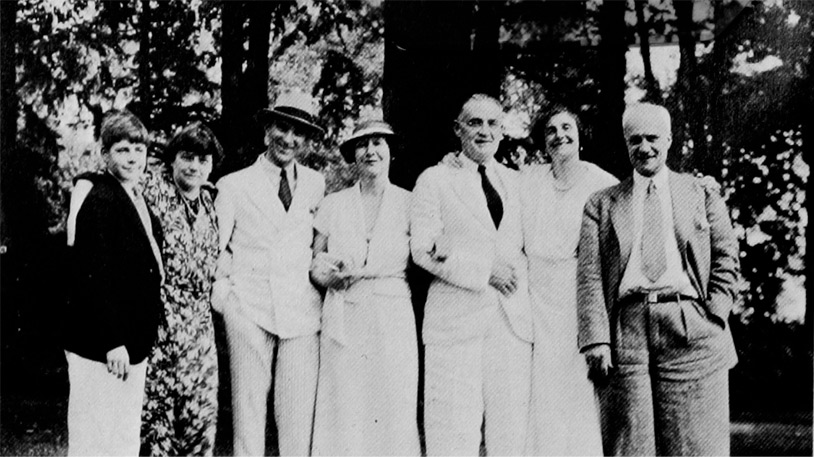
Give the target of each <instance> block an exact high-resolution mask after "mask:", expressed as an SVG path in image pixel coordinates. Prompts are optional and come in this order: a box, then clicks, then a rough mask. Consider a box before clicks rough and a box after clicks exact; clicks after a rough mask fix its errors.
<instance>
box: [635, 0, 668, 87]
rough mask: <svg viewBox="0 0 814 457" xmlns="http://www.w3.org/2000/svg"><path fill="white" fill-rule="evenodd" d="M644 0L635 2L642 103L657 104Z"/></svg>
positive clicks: (648, 26)
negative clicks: (641, 70) (642, 90)
mask: <svg viewBox="0 0 814 457" xmlns="http://www.w3.org/2000/svg"><path fill="white" fill-rule="evenodd" d="M645 5H647V1H646V0H635V2H634V6H635V8H636V33H637V34H638V35H639V46H640V47H639V51H640V52H641V54H642V63H643V64H644V90H645V97H644V100H643V101H648V102H654V103H659V102H661V90H660V89H659V83H658V82H657V81H656V77H655V76H653V65H652V63H651V62H650V25H649V24H648V23H647V21H646V20H645V18H644V7H645Z"/></svg>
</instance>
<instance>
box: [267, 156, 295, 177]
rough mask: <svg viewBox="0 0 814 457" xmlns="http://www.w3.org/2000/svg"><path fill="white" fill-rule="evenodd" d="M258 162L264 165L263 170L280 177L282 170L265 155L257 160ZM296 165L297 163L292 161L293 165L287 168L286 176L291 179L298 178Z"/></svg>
mask: <svg viewBox="0 0 814 457" xmlns="http://www.w3.org/2000/svg"><path fill="white" fill-rule="evenodd" d="M257 161H258V162H260V163H261V164H262V166H263V169H264V170H266V171H267V172H269V173H271V174H272V175H274V176H280V172H281V171H282V168H280V167H279V166H277V165H276V164H275V163H274V162H272V161H271V160H269V159H267V158H266V155H265V154H260V157H259V158H258V159H257ZM295 165H297V161H296V160H292V161H291V163H289V164H288V166H287V167H285V171H286V175H287V176H288V178H289V179H293V177H294V176H296V173H297V172H296V169H295Z"/></svg>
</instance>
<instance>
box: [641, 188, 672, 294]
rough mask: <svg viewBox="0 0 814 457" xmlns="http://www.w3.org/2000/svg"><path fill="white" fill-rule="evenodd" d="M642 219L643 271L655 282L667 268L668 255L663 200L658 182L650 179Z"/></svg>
mask: <svg viewBox="0 0 814 457" xmlns="http://www.w3.org/2000/svg"><path fill="white" fill-rule="evenodd" d="M643 216H644V217H643V219H642V246H641V248H642V273H644V275H645V276H646V277H647V279H649V280H650V281H652V282H655V281H656V280H657V279H659V278H660V277H661V275H662V274H664V272H665V271H666V270H667V255H666V253H665V248H664V232H663V230H662V214H661V201H660V200H659V196H658V194H657V193H656V184H655V183H654V182H653V180H652V179H651V180H650V184H649V185H648V186H647V193H646V194H645V197H644V211H643Z"/></svg>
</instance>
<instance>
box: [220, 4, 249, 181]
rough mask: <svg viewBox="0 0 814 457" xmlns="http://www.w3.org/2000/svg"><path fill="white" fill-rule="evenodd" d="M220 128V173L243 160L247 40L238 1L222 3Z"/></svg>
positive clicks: (232, 167) (229, 169)
mask: <svg viewBox="0 0 814 457" xmlns="http://www.w3.org/2000/svg"><path fill="white" fill-rule="evenodd" d="M221 8H222V9H221V18H222V19H221V20H222V26H221V30H222V32H221V35H222V38H221V56H222V59H223V60H222V61H221V98H222V108H221V131H220V132H219V133H220V136H219V138H220V140H221V142H222V143H223V149H224V153H225V155H226V157H225V159H224V163H223V166H222V167H221V170H219V174H225V173H228V172H230V171H234V170H236V169H237V168H239V164H241V163H243V162H244V160H243V152H244V151H243V148H242V143H243V138H244V132H243V129H244V126H245V124H246V122H245V112H244V110H243V107H242V106H241V105H242V97H241V90H240V89H241V88H240V82H241V79H242V76H243V63H244V61H245V58H246V56H245V51H244V48H243V44H244V43H245V41H246V33H245V31H244V23H245V21H246V16H245V12H244V9H243V5H242V4H241V2H222V3H221Z"/></svg>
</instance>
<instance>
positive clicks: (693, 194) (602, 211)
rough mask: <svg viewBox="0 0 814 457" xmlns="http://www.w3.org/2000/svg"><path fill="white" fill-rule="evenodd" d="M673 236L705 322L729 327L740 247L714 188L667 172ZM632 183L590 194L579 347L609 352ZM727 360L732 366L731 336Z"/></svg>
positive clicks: (629, 238) (629, 234)
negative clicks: (605, 346) (600, 347)
mask: <svg viewBox="0 0 814 457" xmlns="http://www.w3.org/2000/svg"><path fill="white" fill-rule="evenodd" d="M669 180H670V193H671V199H672V206H673V220H674V224H675V236H676V241H677V242H678V249H679V253H680V255H681V261H682V264H683V265H684V269H685V271H686V272H687V274H688V276H689V278H690V281H691V282H692V285H693V287H694V288H695V290H696V291H697V293H698V296H699V297H701V300H700V301H701V304H702V305H703V307H704V310H705V311H706V315H707V317H708V318H709V319H710V320H712V321H714V322H715V323H717V324H718V325H720V326H721V327H726V320H727V318H728V316H729V313H730V312H731V310H732V305H733V302H734V300H735V299H736V297H737V294H738V291H737V283H738V278H739V262H738V252H739V250H738V242H737V238H736V236H735V232H734V230H733V229H732V225H731V223H730V220H729V215H728V211H727V208H726V205H725V204H724V201H723V198H722V197H721V196H720V194H719V192H718V189H717V188H716V187H717V186H710V185H708V184H705V183H704V182H703V181H702V180H700V179H698V178H695V177H693V176H690V175H684V174H678V173H674V172H672V171H670V175H669ZM632 195H633V177H632V176H631V177H629V178H628V179H626V180H625V181H623V182H621V183H619V184H617V185H616V186H612V187H609V188H607V189H604V190H601V191H599V192H597V193H595V194H593V195H592V196H591V197H590V199H589V200H588V202H587V203H586V204H585V209H584V211H583V218H582V228H581V232H580V242H579V264H578V273H577V308H578V316H579V347H580V349H584V348H586V347H588V346H591V345H595V344H601V343H605V344H611V345H612V346H613V344H614V342H615V341H616V339H617V336H618V335H616V334H615V332H616V331H617V330H616V325H615V322H614V318H615V316H616V311H617V309H616V308H617V306H618V298H619V297H618V294H619V283H620V282H621V279H622V275H623V274H624V271H625V268H626V266H627V263H628V260H629V259H630V252H631V249H632V248H633V214H632V208H633V204H632ZM724 337H727V338H728V339H729V340H730V343H729V344H727V345H725V346H726V352H727V354H726V355H725V356H724V357H721V358H720V359H721V360H722V361H723V363H725V364H728V365H730V366H731V365H733V364H734V363H735V360H736V356H735V352H734V346H733V345H732V344H731V334H729V329H728V328H726V334H725V335H724Z"/></svg>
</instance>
